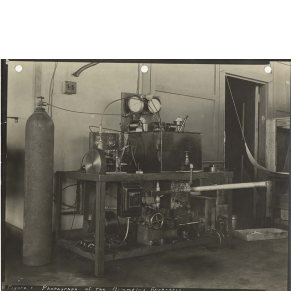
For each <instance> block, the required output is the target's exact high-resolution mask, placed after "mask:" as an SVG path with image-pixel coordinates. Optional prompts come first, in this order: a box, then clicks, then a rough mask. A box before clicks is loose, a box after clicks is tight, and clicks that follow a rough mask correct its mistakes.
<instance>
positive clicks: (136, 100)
mask: <svg viewBox="0 0 291 291" xmlns="http://www.w3.org/2000/svg"><path fill="white" fill-rule="evenodd" d="M128 108H129V110H130V111H131V112H133V113H140V112H142V111H143V108H144V102H143V100H142V99H141V98H140V97H138V96H132V97H130V99H129V100H128Z"/></svg>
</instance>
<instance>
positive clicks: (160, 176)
mask: <svg viewBox="0 0 291 291" xmlns="http://www.w3.org/2000/svg"><path fill="white" fill-rule="evenodd" d="M56 175H57V176H58V177H63V178H67V179H76V180H85V181H101V182H125V181H157V180H165V181H166V180H181V181H188V180H189V179H190V173H189V172H164V173H148V174H115V173H112V174H106V175H94V174H87V173H81V172H57V173H56ZM225 177H233V173H232V172H212V173H211V172H209V173H208V172H194V173H193V179H214V178H217V179H222V178H225Z"/></svg>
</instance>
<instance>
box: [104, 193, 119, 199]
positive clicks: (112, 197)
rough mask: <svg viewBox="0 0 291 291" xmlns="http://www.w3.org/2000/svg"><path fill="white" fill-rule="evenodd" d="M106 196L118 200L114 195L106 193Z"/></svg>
mask: <svg viewBox="0 0 291 291" xmlns="http://www.w3.org/2000/svg"><path fill="white" fill-rule="evenodd" d="M105 194H106V195H108V196H110V197H112V198H114V199H116V200H117V198H116V197H114V196H113V195H111V194H109V193H108V192H105Z"/></svg>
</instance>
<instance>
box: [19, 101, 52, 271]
mask: <svg viewBox="0 0 291 291" xmlns="http://www.w3.org/2000/svg"><path fill="white" fill-rule="evenodd" d="M40 104H42V102H40ZM53 162H54V123H53V121H52V119H51V118H50V116H49V115H48V114H47V113H46V111H45V109H44V108H42V107H41V106H40V107H37V108H36V109H35V112H34V113H33V114H32V115H31V116H30V117H29V118H28V120H27V122H26V132H25V197H24V225H23V264H24V265H27V266H42V265H45V264H49V263H50V262H51V258H52V204H53Z"/></svg>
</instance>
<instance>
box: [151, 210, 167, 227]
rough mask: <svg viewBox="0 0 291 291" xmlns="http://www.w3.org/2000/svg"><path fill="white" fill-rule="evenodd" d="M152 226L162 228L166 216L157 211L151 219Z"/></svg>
mask: <svg viewBox="0 0 291 291" xmlns="http://www.w3.org/2000/svg"><path fill="white" fill-rule="evenodd" d="M150 223H151V226H152V227H153V228H154V229H160V228H161V227H162V226H163V224H164V217H163V215H162V214H161V213H159V212H157V213H155V214H154V215H153V216H152V217H151V219H150Z"/></svg>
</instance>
